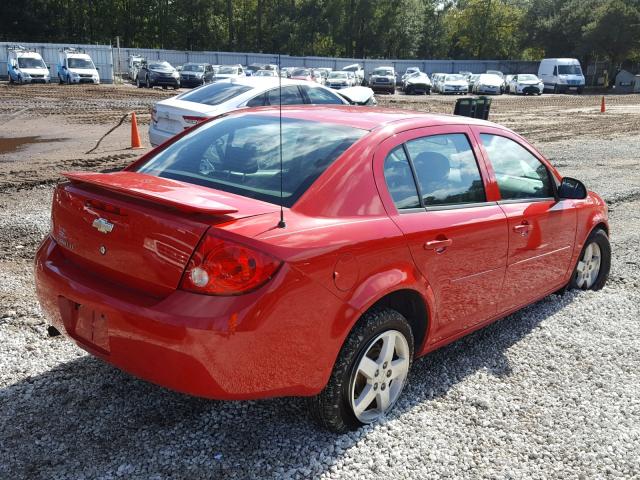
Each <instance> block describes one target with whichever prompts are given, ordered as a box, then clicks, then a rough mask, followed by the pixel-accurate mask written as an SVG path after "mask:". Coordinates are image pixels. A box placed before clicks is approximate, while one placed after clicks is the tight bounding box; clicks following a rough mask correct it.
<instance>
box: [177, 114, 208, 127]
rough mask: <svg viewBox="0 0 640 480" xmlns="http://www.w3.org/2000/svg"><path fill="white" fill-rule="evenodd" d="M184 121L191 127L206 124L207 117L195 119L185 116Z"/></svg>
mask: <svg viewBox="0 0 640 480" xmlns="http://www.w3.org/2000/svg"><path fill="white" fill-rule="evenodd" d="M182 119H183V120H184V121H185V123H188V124H190V125H195V124H196V123H199V122H204V121H205V120H206V119H207V117H195V116H193V115H183V116H182Z"/></svg>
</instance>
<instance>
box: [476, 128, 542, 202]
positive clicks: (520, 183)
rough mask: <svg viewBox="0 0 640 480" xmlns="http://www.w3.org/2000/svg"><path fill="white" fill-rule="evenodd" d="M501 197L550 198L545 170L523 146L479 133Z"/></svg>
mask: <svg viewBox="0 0 640 480" xmlns="http://www.w3.org/2000/svg"><path fill="white" fill-rule="evenodd" d="M480 139H481V140H482V145H484V148H485V150H486V151H487V154H488V155H489V160H490V161H491V165H492V166H493V170H494V172H495V174H496V181H497V182H498V187H499V188H500V196H501V197H502V199H503V200H513V199H525V198H548V197H553V195H554V193H553V186H552V184H551V179H550V177H549V171H548V170H547V168H546V167H545V166H544V164H543V163H542V162H541V161H540V160H538V159H537V158H536V157H535V156H533V155H532V154H531V153H530V152H529V151H528V150H527V149H526V148H524V147H523V146H521V145H520V144H518V143H516V142H514V141H513V140H511V139H509V138H506V137H501V136H498V135H490V134H487V133H483V134H481V135H480Z"/></svg>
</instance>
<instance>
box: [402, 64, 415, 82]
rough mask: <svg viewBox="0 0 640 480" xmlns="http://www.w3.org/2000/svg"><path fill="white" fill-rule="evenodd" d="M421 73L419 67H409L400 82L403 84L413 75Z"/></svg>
mask: <svg viewBox="0 0 640 480" xmlns="http://www.w3.org/2000/svg"><path fill="white" fill-rule="evenodd" d="M418 72H420V69H419V68H418V67H408V68H407V69H406V70H405V72H404V73H403V74H402V77H400V81H401V82H402V83H404V81H405V80H406V79H407V77H409V76H410V75H413V74H414V73H418Z"/></svg>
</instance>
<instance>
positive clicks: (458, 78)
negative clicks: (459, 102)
mask: <svg viewBox="0 0 640 480" xmlns="http://www.w3.org/2000/svg"><path fill="white" fill-rule="evenodd" d="M438 91H439V92H440V93H442V94H443V95H446V94H449V93H453V94H466V93H469V83H468V82H467V80H466V79H465V78H464V75H460V74H457V73H452V74H449V75H445V76H444V78H443V79H442V80H441V81H440V85H439V86H438Z"/></svg>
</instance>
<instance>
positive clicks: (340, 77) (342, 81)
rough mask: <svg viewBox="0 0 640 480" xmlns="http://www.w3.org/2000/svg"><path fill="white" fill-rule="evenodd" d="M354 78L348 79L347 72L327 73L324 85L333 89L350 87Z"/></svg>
mask: <svg viewBox="0 0 640 480" xmlns="http://www.w3.org/2000/svg"><path fill="white" fill-rule="evenodd" d="M354 78H355V77H349V72H344V71H333V72H330V73H329V76H328V77H327V83H326V84H325V85H326V86H327V87H329V88H334V89H340V88H347V87H352V86H353V79H354Z"/></svg>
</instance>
